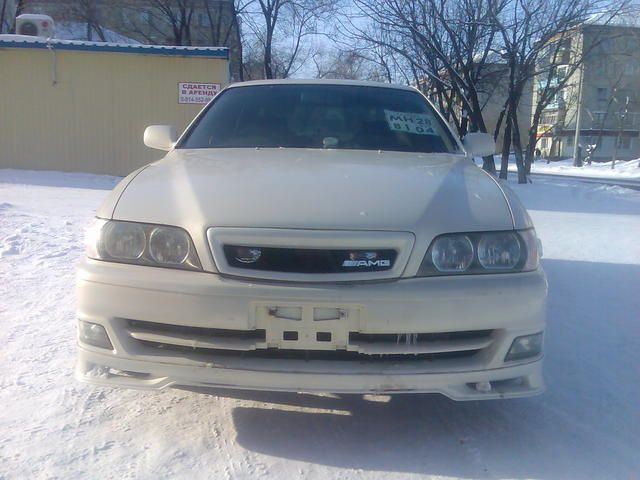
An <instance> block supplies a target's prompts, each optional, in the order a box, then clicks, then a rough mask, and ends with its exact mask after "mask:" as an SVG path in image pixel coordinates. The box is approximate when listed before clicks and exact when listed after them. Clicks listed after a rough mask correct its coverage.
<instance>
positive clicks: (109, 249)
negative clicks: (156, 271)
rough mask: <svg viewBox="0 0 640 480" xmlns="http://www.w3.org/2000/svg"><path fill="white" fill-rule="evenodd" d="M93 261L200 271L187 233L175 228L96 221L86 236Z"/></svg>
mask: <svg viewBox="0 0 640 480" xmlns="http://www.w3.org/2000/svg"><path fill="white" fill-rule="evenodd" d="M87 256H88V257H89V258H93V259H95V260H106V261H109V262H119V263H131V264H134V265H147V266H155V267H169V268H181V269H187V270H202V267H201V265H200V260H199V259H198V255H197V254H196V251H195V248H194V247H193V242H192V241H191V237H189V234H188V233H187V232H186V231H185V230H183V229H182V228H178V227H169V226H165V225H151V224H146V223H135V222H121V221H116V220H101V219H97V220H96V221H95V223H94V225H93V226H92V227H91V229H90V230H89V232H88V234H87Z"/></svg>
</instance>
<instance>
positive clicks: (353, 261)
mask: <svg viewBox="0 0 640 480" xmlns="http://www.w3.org/2000/svg"><path fill="white" fill-rule="evenodd" d="M342 266H343V267H351V268H360V267H390V266H391V260H388V259H386V258H381V259H378V254H377V253H376V252H364V253H360V252H358V253H355V252H354V253H350V254H349V259H348V260H345V261H344V262H342Z"/></svg>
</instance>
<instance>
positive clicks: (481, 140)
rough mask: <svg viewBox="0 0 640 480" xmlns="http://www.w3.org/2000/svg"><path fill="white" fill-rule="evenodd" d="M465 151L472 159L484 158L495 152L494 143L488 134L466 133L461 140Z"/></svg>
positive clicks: (491, 136)
mask: <svg viewBox="0 0 640 480" xmlns="http://www.w3.org/2000/svg"><path fill="white" fill-rule="evenodd" d="M462 145H464V148H465V150H466V151H467V152H468V153H469V155H471V156H472V157H486V156H487V155H493V154H494V153H495V152H496V142H495V141H494V140H493V135H490V134H488V133H480V132H474V133H467V134H466V135H465V137H464V139H463V140H462Z"/></svg>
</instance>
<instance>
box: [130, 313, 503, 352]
mask: <svg viewBox="0 0 640 480" xmlns="http://www.w3.org/2000/svg"><path fill="white" fill-rule="evenodd" d="M127 331H128V334H129V336H130V337H131V338H132V339H133V340H135V341H137V342H138V343H139V344H140V345H143V346H145V347H147V348H152V349H154V350H162V351H172V352H176V353H178V354H183V355H185V356H188V355H189V354H193V353H197V354H204V355H212V356H220V357H242V358H264V359H291V360H308V361H312V360H342V361H376V362H377V361H390V362H398V361H415V360H439V359H451V358H466V357H470V356H473V355H476V354H477V353H479V352H480V351H482V350H483V349H484V348H487V347H488V346H489V345H490V344H491V343H492V341H493V336H492V335H493V331H492V330H475V331H462V332H441V333H416V334H370V333H359V332H350V333H349V341H348V344H347V345H346V349H344V348H343V349H335V350H331V349H329V350H303V349H291V348H268V345H267V343H266V335H265V330H262V329H257V330H227V329H218V328H202V327H185V326H177V325H165V324H160V323H152V322H141V321H135V320H130V321H129V322H128V328H127ZM285 333H296V334H297V332H285Z"/></svg>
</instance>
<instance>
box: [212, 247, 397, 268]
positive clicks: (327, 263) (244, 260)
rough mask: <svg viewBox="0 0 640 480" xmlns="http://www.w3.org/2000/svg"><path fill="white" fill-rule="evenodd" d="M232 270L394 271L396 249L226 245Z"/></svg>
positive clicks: (226, 253) (226, 252)
mask: <svg viewBox="0 0 640 480" xmlns="http://www.w3.org/2000/svg"><path fill="white" fill-rule="evenodd" d="M223 251H224V255H225V258H226V260H227V262H228V263H229V265H230V266H231V267H234V268H240V269H245V270H259V271H269V272H281V273H312V274H313V273H316V274H320V273H357V272H383V271H386V270H391V269H392V268H393V265H394V263H395V261H396V258H397V256H398V252H397V251H396V250H393V249H356V250H349V249H334V250H331V249H329V250H326V249H313V248H307V249H304V248H279V247H259V246H249V245H224V247H223Z"/></svg>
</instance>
